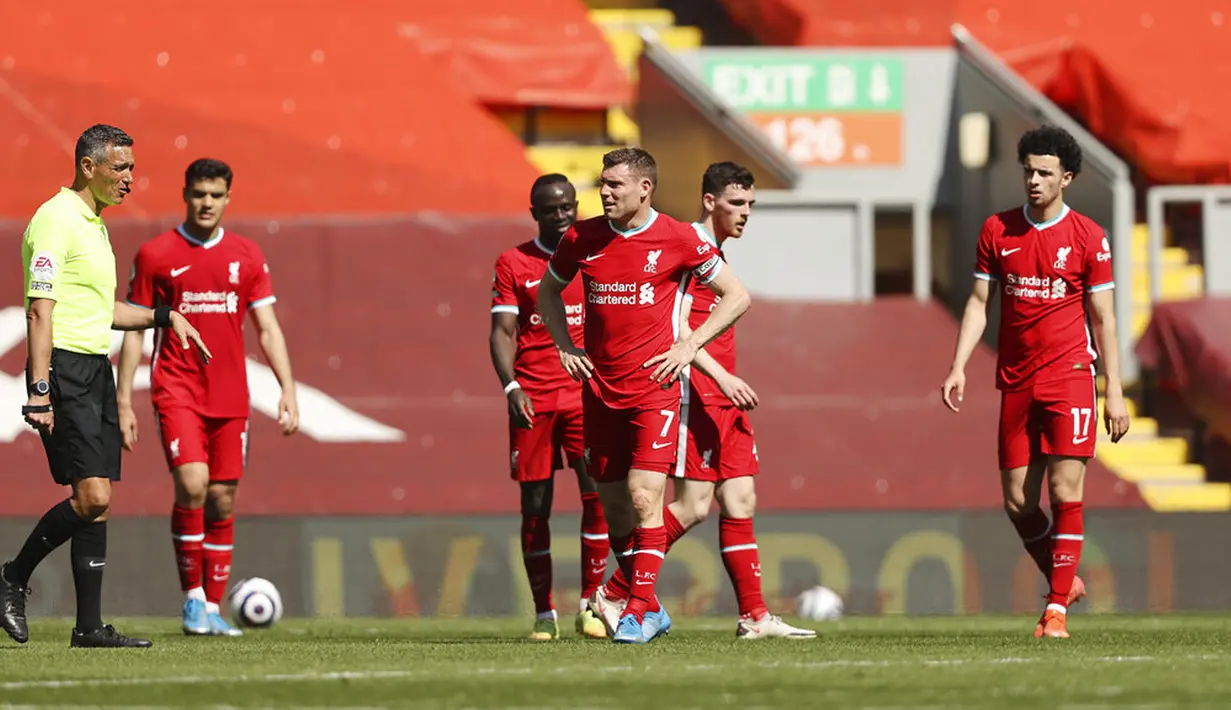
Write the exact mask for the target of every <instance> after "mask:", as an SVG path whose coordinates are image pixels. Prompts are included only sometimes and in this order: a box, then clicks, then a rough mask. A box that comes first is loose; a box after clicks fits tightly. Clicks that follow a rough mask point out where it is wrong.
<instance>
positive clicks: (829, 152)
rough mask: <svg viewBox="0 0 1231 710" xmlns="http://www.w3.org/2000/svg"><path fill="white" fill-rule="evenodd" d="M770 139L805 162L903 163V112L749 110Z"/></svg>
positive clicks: (837, 163) (827, 163)
mask: <svg viewBox="0 0 1231 710" xmlns="http://www.w3.org/2000/svg"><path fill="white" fill-rule="evenodd" d="M748 118H749V119H750V120H751V121H752V122H753V123H755V124H756V125H757V126H759V127H760V128H761V130H762V131H764V132H765V135H766V136H768V137H769V139H770V141H772V142H773V143H774V145H775V146H777V147H778V149H779V150H782V151H783V152H784V153H786V154H787V155H788V156H790V157H791V158H792V159H793V160H795V162H797V163H799V164H800V165H803V166H809V167H812V166H822V165H899V164H901V162H902V114H901V113H897V112H894V113H884V112H877V113H862V112H859V113H854V112H852V113H844V112H843V113H827V112H801V113H795V112H791V113H783V112H774V113H759V112H758V113H749V114H748Z"/></svg>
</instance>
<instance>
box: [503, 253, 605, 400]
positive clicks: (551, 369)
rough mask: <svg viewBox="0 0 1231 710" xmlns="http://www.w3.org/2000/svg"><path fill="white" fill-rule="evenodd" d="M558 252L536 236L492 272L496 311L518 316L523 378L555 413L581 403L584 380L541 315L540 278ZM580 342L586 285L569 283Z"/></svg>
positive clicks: (572, 325)
mask: <svg viewBox="0 0 1231 710" xmlns="http://www.w3.org/2000/svg"><path fill="white" fill-rule="evenodd" d="M553 253H555V252H553V251H551V250H550V249H548V248H547V247H545V246H543V243H542V242H540V241H539V240H538V238H535V239H533V240H531V241H528V242H526V243H525V244H520V245H518V246H516V247H514V248H512V249H509V250H508V251H506V252H504V253H503V254H501V255H500V258H499V259H497V260H496V272H495V274H494V275H493V276H492V281H493V283H492V313H514V314H516V315H517V360H516V362H515V363H514V373H515V374H516V376H517V382H518V384H520V385H521V388H522V389H523V390H525V392H526V394H528V395H529V396H530V402H531V403H532V404H533V405H534V411H536V412H555V411H561V410H567V409H573V408H577V407H580V406H581V383H580V382H577V381H576V380H574V379H573V378H571V377H569V376H568V373H567V372H565V371H564V367H563V366H561V365H560V355H559V354H558V353H557V352H556V346H555V344H554V343H553V342H552V340H551V333H548V332H547V327H546V326H544V325H543V317H542V316H541V315H539V309H538V302H539V301H538V298H539V282H540V281H542V279H543V273H544V272H545V271H546V270H547V260H548V259H550V258H551V255H552V254H553ZM562 295H563V297H564V311H565V314H566V316H567V318H568V326H569V328H568V329H569V334H570V335H571V336H572V338H573V342H574V343H580V342H581V339H582V323H583V321H584V319H585V313H584V312H583V311H584V309H583V308H582V306H581V295H582V294H581V284H579V283H574V284H569V285H568V287H567V288H565V289H564V293H563V294H562Z"/></svg>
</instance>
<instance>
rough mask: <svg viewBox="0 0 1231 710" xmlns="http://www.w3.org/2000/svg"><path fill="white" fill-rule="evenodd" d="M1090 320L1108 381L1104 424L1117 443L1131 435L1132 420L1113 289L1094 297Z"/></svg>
mask: <svg viewBox="0 0 1231 710" xmlns="http://www.w3.org/2000/svg"><path fill="white" fill-rule="evenodd" d="M1090 320H1091V321H1092V322H1093V324H1094V337H1095V339H1096V341H1097V342H1098V348H1099V356H1100V357H1101V358H1102V360H1103V377H1104V378H1105V379H1106V388H1105V389H1104V399H1103V424H1104V425H1105V426H1106V427H1107V434H1108V435H1110V436H1111V440H1112V442H1113V443H1114V442H1117V441H1119V440H1120V439H1122V438H1123V437H1124V435H1125V434H1127V433H1128V425H1129V417H1128V407H1127V406H1126V405H1125V404H1124V384H1123V383H1122V382H1121V381H1120V340H1119V336H1118V335H1117V334H1116V306H1115V298H1114V297H1113V296H1112V290H1111V289H1109V288H1108V289H1103V290H1101V291H1094V292H1093V293H1091V294H1090Z"/></svg>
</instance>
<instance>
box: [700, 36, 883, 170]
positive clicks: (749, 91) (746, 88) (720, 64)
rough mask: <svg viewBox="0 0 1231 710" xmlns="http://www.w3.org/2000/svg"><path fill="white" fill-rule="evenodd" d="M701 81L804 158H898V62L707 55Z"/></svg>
mask: <svg viewBox="0 0 1231 710" xmlns="http://www.w3.org/2000/svg"><path fill="white" fill-rule="evenodd" d="M703 73H704V77H705V81H706V83H708V84H709V86H710V88H711V89H712V90H713V91H714V93H716V94H717V95H718V96H720V97H721V98H722V99H723V100H724V101H725V102H726V103H727V104H728V105H729V106H731V107H733V108H735V109H738V110H740V111H742V112H744V113H745V114H746V115H747V116H748V118H749V119H750V120H751V121H752V122H753V123H755V124H757V125H758V126H760V127H761V129H762V130H763V131H764V132H765V134H766V135H767V136H768V137H769V139H770V140H771V141H772V142H773V143H774V144H775V145H776V146H778V148H779V149H780V150H782V151H783V152H785V153H786V154H787V155H788V156H790V157H791V158H793V159H794V160H795V161H796V162H798V163H800V164H801V165H806V166H825V165H897V164H900V163H901V160H902V129H903V128H902V107H903V97H902V62H901V60H900V59H897V58H894V57H849V56H848V57H818V56H816V55H813V56H806V55H800V54H799V53H798V52H791V53H789V54H779V55H776V56H775V55H759V56H749V55H746V54H731V55H718V56H713V55H711V56H709V57H707V59H706V60H705V64H704V66H703Z"/></svg>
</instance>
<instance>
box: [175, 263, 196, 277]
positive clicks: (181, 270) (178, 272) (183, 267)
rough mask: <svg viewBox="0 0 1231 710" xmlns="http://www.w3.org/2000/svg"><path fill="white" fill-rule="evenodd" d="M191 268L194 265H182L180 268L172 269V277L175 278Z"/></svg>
mask: <svg viewBox="0 0 1231 710" xmlns="http://www.w3.org/2000/svg"><path fill="white" fill-rule="evenodd" d="M191 268H192V265H191V264H190V265H188V266H181V267H180V268H178V269H171V278H175V277H176V276H179V275H180V274H182V273H184V272H185V271H187V270H189V269H191Z"/></svg>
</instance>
